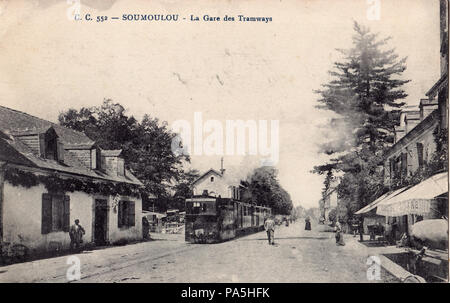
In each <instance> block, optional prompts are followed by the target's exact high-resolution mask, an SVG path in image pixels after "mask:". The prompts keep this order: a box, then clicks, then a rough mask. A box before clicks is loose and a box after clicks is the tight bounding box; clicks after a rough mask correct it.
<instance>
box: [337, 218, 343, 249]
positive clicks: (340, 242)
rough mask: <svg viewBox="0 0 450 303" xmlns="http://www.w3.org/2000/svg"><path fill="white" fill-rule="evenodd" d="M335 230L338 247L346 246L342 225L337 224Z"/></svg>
mask: <svg viewBox="0 0 450 303" xmlns="http://www.w3.org/2000/svg"><path fill="white" fill-rule="evenodd" d="M335 229H336V235H335V237H336V245H340V246H344V245H345V243H344V237H343V236H342V228H341V223H339V222H336V226H335Z"/></svg>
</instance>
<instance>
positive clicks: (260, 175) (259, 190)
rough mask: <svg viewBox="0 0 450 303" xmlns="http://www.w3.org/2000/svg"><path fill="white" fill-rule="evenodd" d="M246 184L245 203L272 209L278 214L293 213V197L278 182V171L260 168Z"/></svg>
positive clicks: (270, 168)
mask: <svg viewBox="0 0 450 303" xmlns="http://www.w3.org/2000/svg"><path fill="white" fill-rule="evenodd" d="M245 184H246V185H247V193H244V197H245V198H244V201H246V202H252V203H256V204H257V205H263V206H268V207H271V208H272V210H273V212H274V213H276V214H283V215H288V214H290V213H291V210H292V208H293V205H292V200H291V197H290V195H289V193H288V192H287V191H286V190H284V189H283V188H282V186H281V185H280V183H279V182H278V179H277V170H276V169H274V168H272V167H259V168H257V169H255V170H254V171H253V172H252V174H251V175H250V176H249V177H248V178H247V180H246V182H245Z"/></svg>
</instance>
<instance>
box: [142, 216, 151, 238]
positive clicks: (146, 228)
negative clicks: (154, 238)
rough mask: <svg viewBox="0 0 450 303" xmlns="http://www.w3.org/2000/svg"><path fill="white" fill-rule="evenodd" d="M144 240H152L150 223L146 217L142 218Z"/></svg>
mask: <svg viewBox="0 0 450 303" xmlns="http://www.w3.org/2000/svg"><path fill="white" fill-rule="evenodd" d="M142 238H143V239H144V240H148V239H150V222H148V219H147V218H146V217H142Z"/></svg>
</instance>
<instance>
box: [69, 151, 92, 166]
mask: <svg viewBox="0 0 450 303" xmlns="http://www.w3.org/2000/svg"><path fill="white" fill-rule="evenodd" d="M66 151H68V152H70V153H71V154H73V155H74V156H75V157H76V158H77V159H78V160H80V161H81V163H83V165H84V166H86V167H87V168H91V150H90V149H66Z"/></svg>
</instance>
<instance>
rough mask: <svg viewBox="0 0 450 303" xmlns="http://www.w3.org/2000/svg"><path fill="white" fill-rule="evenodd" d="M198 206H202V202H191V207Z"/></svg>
mask: <svg viewBox="0 0 450 303" xmlns="http://www.w3.org/2000/svg"><path fill="white" fill-rule="evenodd" d="M200 206H202V204H201V203H200V202H194V203H193V204H192V207H200Z"/></svg>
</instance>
